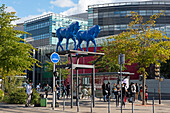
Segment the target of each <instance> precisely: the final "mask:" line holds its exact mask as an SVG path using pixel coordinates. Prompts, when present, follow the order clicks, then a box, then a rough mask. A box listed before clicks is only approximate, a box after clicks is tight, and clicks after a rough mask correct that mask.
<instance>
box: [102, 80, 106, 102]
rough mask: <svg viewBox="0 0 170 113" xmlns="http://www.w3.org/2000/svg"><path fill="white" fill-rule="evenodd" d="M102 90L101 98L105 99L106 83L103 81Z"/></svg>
mask: <svg viewBox="0 0 170 113" xmlns="http://www.w3.org/2000/svg"><path fill="white" fill-rule="evenodd" d="M102 92H103V100H104V102H105V101H106V85H105V83H103V85H102Z"/></svg>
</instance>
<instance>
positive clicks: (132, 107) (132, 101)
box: [132, 97, 134, 113]
mask: <svg viewBox="0 0 170 113" xmlns="http://www.w3.org/2000/svg"><path fill="white" fill-rule="evenodd" d="M133 100H134V99H133V97H132V113H133Z"/></svg>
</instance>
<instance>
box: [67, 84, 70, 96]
mask: <svg viewBox="0 0 170 113" xmlns="http://www.w3.org/2000/svg"><path fill="white" fill-rule="evenodd" d="M66 91H67V98H68V97H69V95H70V84H69V82H67V86H66Z"/></svg>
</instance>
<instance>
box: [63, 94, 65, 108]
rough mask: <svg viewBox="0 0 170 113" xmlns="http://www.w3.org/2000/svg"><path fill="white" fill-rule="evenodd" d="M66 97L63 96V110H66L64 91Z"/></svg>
mask: <svg viewBox="0 0 170 113" xmlns="http://www.w3.org/2000/svg"><path fill="white" fill-rule="evenodd" d="M63 96H64V97H63V111H64V110H65V93H64V95H63Z"/></svg>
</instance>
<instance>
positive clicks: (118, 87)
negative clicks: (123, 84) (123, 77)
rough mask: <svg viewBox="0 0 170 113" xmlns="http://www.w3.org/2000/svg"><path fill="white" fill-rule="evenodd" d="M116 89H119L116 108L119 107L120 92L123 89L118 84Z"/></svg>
mask: <svg viewBox="0 0 170 113" xmlns="http://www.w3.org/2000/svg"><path fill="white" fill-rule="evenodd" d="M116 88H117V96H116V107H119V98H120V96H121V95H120V91H121V88H120V85H119V84H117V85H116Z"/></svg>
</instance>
